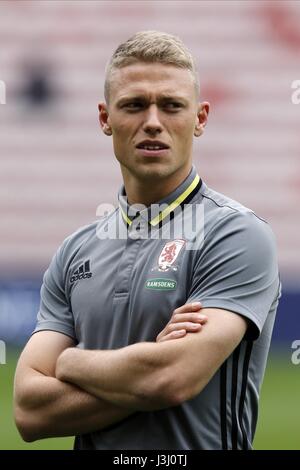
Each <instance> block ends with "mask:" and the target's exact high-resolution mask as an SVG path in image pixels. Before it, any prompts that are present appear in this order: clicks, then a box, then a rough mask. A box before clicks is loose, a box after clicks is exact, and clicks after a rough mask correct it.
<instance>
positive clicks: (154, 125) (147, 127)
mask: <svg viewBox="0 0 300 470" xmlns="http://www.w3.org/2000/svg"><path fill="white" fill-rule="evenodd" d="M143 129H144V131H145V132H147V133H157V132H161V131H162V124H161V122H160V119H159V111H158V109H157V106H156V105H155V104H152V105H150V106H149V108H148V109H147V113H146V117H145V121H144V125H143Z"/></svg>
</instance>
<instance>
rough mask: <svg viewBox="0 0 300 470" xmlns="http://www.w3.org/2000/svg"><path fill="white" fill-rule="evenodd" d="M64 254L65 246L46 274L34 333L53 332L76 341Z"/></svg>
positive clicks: (61, 248)
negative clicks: (66, 281)
mask: <svg viewBox="0 0 300 470" xmlns="http://www.w3.org/2000/svg"><path fill="white" fill-rule="evenodd" d="M63 253H64V245H62V246H61V247H60V248H59V249H58V251H57V252H56V254H55V255H54V257H53V259H52V261H51V263H50V266H49V268H48V269H47V271H46V272H45V274H44V278H43V284H42V287H41V301H40V308H39V312H38V315H37V324H36V328H35V330H34V333H36V332H38V331H42V330H52V331H57V332H59V333H63V334H65V335H68V336H71V337H72V338H74V339H76V337H75V331H74V320H73V314H72V311H71V306H70V303H69V301H68V298H67V295H66V291H65V281H64V277H65V276H64V260H63Z"/></svg>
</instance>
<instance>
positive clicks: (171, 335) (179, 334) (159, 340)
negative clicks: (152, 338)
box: [156, 330, 186, 343]
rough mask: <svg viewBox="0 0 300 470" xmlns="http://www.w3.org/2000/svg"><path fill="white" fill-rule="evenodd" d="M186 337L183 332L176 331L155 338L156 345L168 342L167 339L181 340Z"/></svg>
mask: <svg viewBox="0 0 300 470" xmlns="http://www.w3.org/2000/svg"><path fill="white" fill-rule="evenodd" d="M185 335H186V331H185V330H176V331H171V333H169V334H167V335H165V336H160V335H158V337H157V338H156V342H157V343H162V342H163V341H168V340H169V339H177V338H183V336H185Z"/></svg>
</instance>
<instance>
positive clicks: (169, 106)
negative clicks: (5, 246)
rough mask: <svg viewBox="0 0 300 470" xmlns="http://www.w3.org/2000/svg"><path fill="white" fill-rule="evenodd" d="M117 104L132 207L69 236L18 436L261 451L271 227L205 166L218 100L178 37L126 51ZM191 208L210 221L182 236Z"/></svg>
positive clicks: (104, 106)
mask: <svg viewBox="0 0 300 470" xmlns="http://www.w3.org/2000/svg"><path fill="white" fill-rule="evenodd" d="M105 99H106V102H105V103H101V104H100V105H99V116H100V124H101V127H102V129H103V131H104V133H105V134H106V135H108V136H112V139H113V145H114V152H115V155H116V158H117V160H118V161H119V163H120V167H121V172H122V176H123V181H124V186H122V188H121V190H120V193H119V208H118V209H117V210H116V211H114V212H113V213H112V214H110V215H108V216H107V217H105V218H104V219H101V220H100V222H99V221H98V222H97V223H94V224H92V225H89V226H87V227H84V228H83V229H80V230H79V231H77V232H76V233H75V234H73V235H71V236H70V237H69V238H67V239H66V240H65V242H64V243H63V244H62V246H61V247H60V248H59V250H58V252H57V253H56V255H55V256H54V258H53V260H52V262H51V264H50V267H49V269H48V271H47V272H46V274H45V276H44V282H43V286H42V290H41V307H40V311H39V314H38V322H37V327H36V329H35V334H34V335H33V336H32V337H31V339H30V341H29V342H28V344H27V346H26V347H25V350H24V351H23V353H22V356H21V358H20V361H19V364H18V368H17V372H16V382H15V384H16V385H15V417H16V423H17V426H18V428H19V430H20V432H21V434H22V436H23V438H24V439H25V440H28V441H30V440H34V439H40V438H43V437H46V436H62V435H76V436H77V437H76V441H75V448H77V449H249V448H251V446H252V440H253V436H254V431H255V426H256V419H257V408H258V395H259V390H260V385H261V382H262V378H263V374H264V369H265V364H266V359H267V354H268V350H269V345H270V338H271V332H272V328H273V323H274V318H275V312H276V308H277V304H278V298H279V292H280V282H279V277H278V268H277V260H276V249H275V243H274V239H273V235H272V232H271V230H270V228H269V226H268V225H267V223H266V222H265V221H263V220H262V219H260V218H258V217H257V216H256V215H255V214H254V213H253V212H252V211H251V210H249V209H247V208H245V207H243V206H242V205H240V204H239V203H237V202H235V201H232V200H230V199H229V198H227V197H225V196H223V195H221V194H219V193H216V192H215V191H213V190H211V189H209V188H208V187H207V186H206V185H205V183H204V182H203V181H202V180H201V179H200V177H199V176H198V174H197V172H196V170H195V168H194V167H193V165H192V144H193V137H194V136H195V137H198V136H201V135H202V133H203V130H204V127H205V125H206V122H207V117H208V113H209V103H207V102H199V83H198V77H197V73H196V69H195V65H194V62H193V59H192V57H191V55H190V53H189V52H188V51H187V49H186V48H185V46H184V44H183V43H182V42H181V41H180V40H179V39H178V38H175V37H174V36H171V35H168V34H165V33H159V32H155V31H146V32H140V33H137V34H135V35H134V36H133V37H132V38H130V39H129V40H128V41H126V42H125V43H124V44H121V45H120V46H119V47H118V49H117V50H116V52H115V53H114V55H113V57H112V59H111V61H110V63H109V64H108V67H107V70H106V82H105ZM191 209H192V213H193V214H194V215H195V214H196V215H197V214H198V215H199V214H203V215H204V217H203V219H201V217H200V218H198V219H197V217H196V220H197V223H196V229H195V230H192V228H191V226H190V225H189V229H188V230H185V231H183V229H182V226H183V225H184V224H183V222H186V221H187V220H190V219H189V217H190V214H191ZM193 211H194V212H193ZM192 217H193V215H192ZM199 220H200V222H199ZM201 220H202V222H203V223H201ZM113 227H118V230H116V232H114V230H113V229H112V228H113ZM112 233H115V234H116V235H114V236H111V235H112ZM124 233H125V235H126V236H124ZM166 233H167V234H168V233H169V237H167V238H166V237H165V236H164V235H165V234H166ZM105 234H106V235H105ZM104 235H105V236H104ZM196 302H201V305H199V303H196ZM176 309H177V310H176ZM206 320H207V321H206ZM202 325H203V326H202ZM74 346H77V347H74Z"/></svg>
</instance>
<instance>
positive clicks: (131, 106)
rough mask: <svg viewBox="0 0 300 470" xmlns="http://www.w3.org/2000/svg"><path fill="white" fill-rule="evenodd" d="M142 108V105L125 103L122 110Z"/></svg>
mask: <svg viewBox="0 0 300 470" xmlns="http://www.w3.org/2000/svg"><path fill="white" fill-rule="evenodd" d="M141 107H142V104H141V103H134V102H133V103H126V104H125V105H124V108H127V109H140V108H141Z"/></svg>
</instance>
